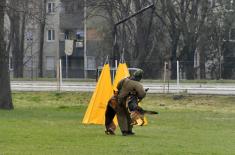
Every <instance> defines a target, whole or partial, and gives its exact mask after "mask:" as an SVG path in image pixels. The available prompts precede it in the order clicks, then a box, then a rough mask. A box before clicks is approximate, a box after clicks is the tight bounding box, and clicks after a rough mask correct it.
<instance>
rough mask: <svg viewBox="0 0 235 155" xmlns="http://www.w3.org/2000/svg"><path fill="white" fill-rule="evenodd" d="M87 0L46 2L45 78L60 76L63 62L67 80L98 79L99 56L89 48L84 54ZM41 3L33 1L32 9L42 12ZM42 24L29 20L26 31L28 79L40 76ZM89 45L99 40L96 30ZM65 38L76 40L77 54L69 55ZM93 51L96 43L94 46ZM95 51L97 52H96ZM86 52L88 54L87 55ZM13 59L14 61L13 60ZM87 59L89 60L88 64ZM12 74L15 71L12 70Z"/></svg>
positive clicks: (30, 6)
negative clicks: (96, 39)
mask: <svg viewBox="0 0 235 155" xmlns="http://www.w3.org/2000/svg"><path fill="white" fill-rule="evenodd" d="M83 2H84V1H83V0H47V2H46V6H45V8H46V26H45V29H44V46H43V77H52V78H55V77H56V74H57V65H58V60H59V59H61V62H62V72H63V77H64V78H65V77H68V78H83V77H85V76H86V77H95V71H96V68H97V65H96V64H97V62H96V59H95V55H96V53H95V52H93V51H91V48H87V50H86V51H87V52H84V46H85V45H84V44H85V42H84V39H85V32H84V4H83ZM39 3H40V2H38V1H37V0H32V1H30V3H29V6H28V7H29V10H30V9H31V10H35V9H38V6H36V5H40V4H39ZM40 32H41V31H40V24H39V22H38V21H37V19H34V18H31V19H30V18H29V19H27V22H26V30H25V55H24V77H29V78H30V77H31V78H35V77H37V76H38V66H39V61H38V60H39V47H40ZM87 34H88V39H91V41H88V42H87V44H89V46H90V45H91V42H93V40H92V39H94V38H96V35H97V34H96V30H91V31H87ZM65 39H69V40H73V41H74V47H73V53H72V55H70V56H67V55H66V54H65V52H64V50H65ZM91 46H93V47H92V48H95V47H96V44H94V45H91ZM93 50H95V49H93ZM84 53H85V55H84ZM11 59H12V58H10V60H11ZM84 60H86V61H85V62H86V65H85V62H84ZM10 70H11V71H12V70H13V68H10Z"/></svg>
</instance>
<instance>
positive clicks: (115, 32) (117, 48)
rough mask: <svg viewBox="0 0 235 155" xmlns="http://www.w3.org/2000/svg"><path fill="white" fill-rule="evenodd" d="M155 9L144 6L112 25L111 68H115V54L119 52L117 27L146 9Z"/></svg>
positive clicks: (151, 6) (150, 6)
mask: <svg viewBox="0 0 235 155" xmlns="http://www.w3.org/2000/svg"><path fill="white" fill-rule="evenodd" d="M150 8H151V9H155V6H154V4H151V5H149V6H146V7H144V8H143V9H141V10H139V11H137V12H136V13H134V14H132V15H130V16H128V17H126V18H124V19H122V20H121V21H119V22H117V23H115V24H114V27H113V39H114V42H113V66H115V60H117V53H118V50H119V47H118V43H117V26H118V25H120V24H122V23H124V22H126V21H127V20H129V19H131V18H133V17H135V16H137V15H138V14H140V13H142V12H144V11H146V10H148V9H150Z"/></svg>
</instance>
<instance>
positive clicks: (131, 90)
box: [105, 69, 146, 136]
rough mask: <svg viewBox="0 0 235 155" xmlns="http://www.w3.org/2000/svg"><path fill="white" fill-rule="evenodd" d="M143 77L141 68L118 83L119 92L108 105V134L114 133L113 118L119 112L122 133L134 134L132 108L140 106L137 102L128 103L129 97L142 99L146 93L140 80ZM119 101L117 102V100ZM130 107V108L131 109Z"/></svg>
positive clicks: (106, 118)
mask: <svg viewBox="0 0 235 155" xmlns="http://www.w3.org/2000/svg"><path fill="white" fill-rule="evenodd" d="M142 77H143V70H141V69H139V70H137V71H135V72H134V74H133V75H132V76H131V77H128V78H124V79H122V80H121V81H120V82H119V83H118V85H117V89H118V92H117V94H116V96H115V95H114V96H113V97H112V98H111V99H110V100H109V103H108V105H107V109H106V114H105V126H106V134H114V130H115V128H116V127H115V125H114V123H113V118H114V116H115V114H117V119H118V124H119V127H120V129H121V132H122V135H123V136H126V135H133V134H134V133H133V132H132V128H133V124H132V120H131V116H130V111H129V110H130V109H132V110H134V109H136V108H139V107H138V103H137V102H130V104H129V105H127V104H126V101H127V98H128V97H130V96H135V98H136V99H137V100H138V101H140V100H142V99H143V98H144V97H145V95H146V91H145V90H144V88H143V86H142V84H141V83H140V80H141V79H142ZM115 101H117V104H116V102H115ZM129 108H130V109H129Z"/></svg>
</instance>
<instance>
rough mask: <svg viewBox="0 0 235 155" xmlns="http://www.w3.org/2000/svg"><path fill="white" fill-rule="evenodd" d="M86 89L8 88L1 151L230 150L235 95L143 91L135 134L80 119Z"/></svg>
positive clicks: (209, 154) (215, 154)
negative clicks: (9, 104) (108, 131)
mask: <svg viewBox="0 0 235 155" xmlns="http://www.w3.org/2000/svg"><path fill="white" fill-rule="evenodd" d="M90 97H91V94H90V93H74V92H73V93H61V94H59V93H53V92H50V93H46V92H37V93H36V92H35V93H30V92H28V93H21V92H16V93H13V100H14V106H15V109H14V110H12V111H5V110H0V155H80V154H81V155H103V154H104V155H110V154H111V155H113V154H114V155H120V154H124V155H125V154H128V155H132V154H134V155H148V154H151V155H160V154H161V155H190V154H193V155H194V154H195V155H198V154H201V155H234V154H235V147H234V144H235V105H234V104H235V97H233V96H184V97H183V98H181V99H180V100H173V99H172V95H148V96H147V98H146V99H145V100H144V101H143V103H142V106H143V107H144V108H145V109H152V110H157V111H160V115H159V116H153V115H151V116H149V115H148V116H147V119H148V125H147V126H144V127H138V126H135V127H134V131H135V133H136V135H135V136H131V137H123V136H121V133H120V131H119V129H117V132H116V136H107V135H105V134H104V127H103V126H99V125H83V124H82V123H81V121H82V118H83V115H84V113H85V110H86V108H87V103H88V102H89V100H90Z"/></svg>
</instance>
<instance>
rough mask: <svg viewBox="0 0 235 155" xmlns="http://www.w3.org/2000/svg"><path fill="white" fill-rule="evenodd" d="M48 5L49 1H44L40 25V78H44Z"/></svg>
mask: <svg viewBox="0 0 235 155" xmlns="http://www.w3.org/2000/svg"><path fill="white" fill-rule="evenodd" d="M46 3H47V0H43V1H42V4H41V23H40V34H39V36H40V44H39V57H38V58H39V60H38V69H39V72H38V76H39V77H43V47H44V36H45V35H44V33H45V25H46Z"/></svg>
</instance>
